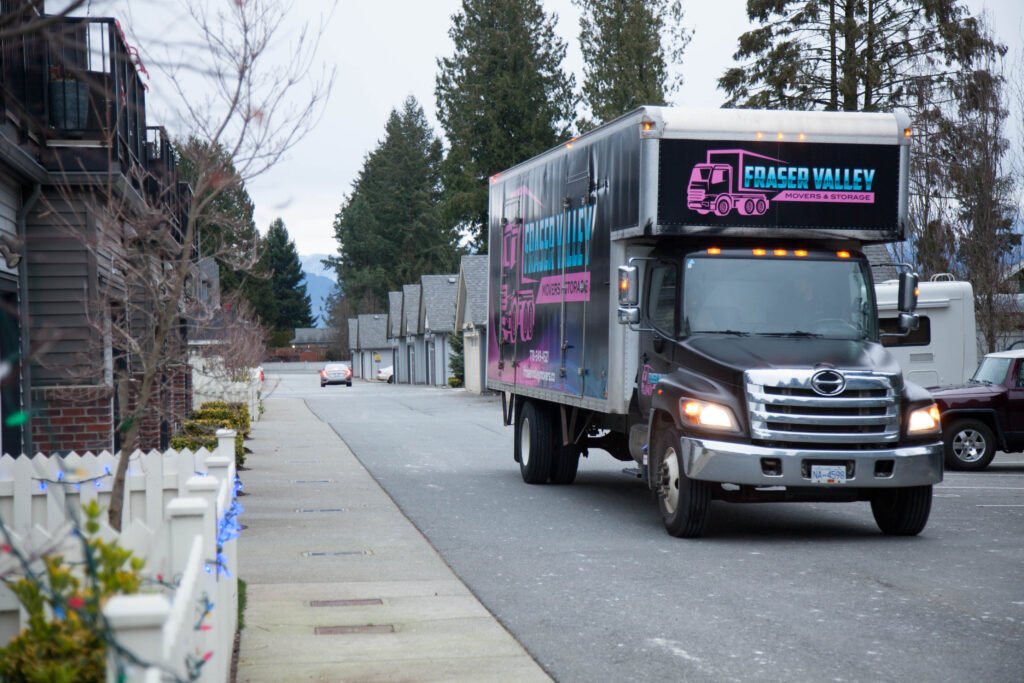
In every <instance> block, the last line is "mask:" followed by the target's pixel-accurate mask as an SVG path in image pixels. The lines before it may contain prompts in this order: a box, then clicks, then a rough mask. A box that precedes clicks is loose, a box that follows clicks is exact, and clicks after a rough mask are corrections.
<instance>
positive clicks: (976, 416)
mask: <svg viewBox="0 0 1024 683" xmlns="http://www.w3.org/2000/svg"><path fill="white" fill-rule="evenodd" d="M931 393H932V396H933V397H934V398H935V402H936V403H937V404H938V406H939V411H940V413H941V415H942V437H943V441H944V443H945V448H946V467H947V468H948V469H951V470H983V469H985V468H986V467H988V466H989V463H991V462H992V458H993V457H995V454H996V451H997V450H1000V451H1005V452H1009V453H1019V452H1021V451H1024V349H1016V350H1014V351H999V352H997V353H990V354H988V355H987V356H985V357H984V358H983V359H982V360H981V363H980V364H979V365H978V369H977V370H976V371H975V372H974V375H973V376H972V377H971V379H969V380H967V384H963V385H959V386H950V387H938V388H934V389H931Z"/></svg>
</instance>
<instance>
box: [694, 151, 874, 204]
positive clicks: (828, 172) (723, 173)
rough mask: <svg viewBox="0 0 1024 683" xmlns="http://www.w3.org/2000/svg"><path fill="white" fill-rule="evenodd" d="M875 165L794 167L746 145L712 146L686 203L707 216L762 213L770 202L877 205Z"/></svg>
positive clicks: (695, 167) (696, 172)
mask: <svg viewBox="0 0 1024 683" xmlns="http://www.w3.org/2000/svg"><path fill="white" fill-rule="evenodd" d="M874 179H875V169H873V168H841V167H840V168H824V167H817V166H792V165H790V164H789V162H788V161H785V160H783V159H776V158H774V157H770V156H766V155H764V154H757V153H755V152H751V151H748V150H745V149H709V150H708V151H707V155H706V158H705V162H704V163H700V164H696V165H694V167H693V170H692V171H691V172H690V181H689V183H688V184H687V187H686V206H687V208H689V209H690V210H692V211H696V212H697V213H699V214H700V215H702V216H706V215H707V214H709V213H714V214H715V215H716V216H727V215H728V214H729V213H731V212H732V211H736V212H737V213H738V214H739V215H741V216H763V215H764V214H765V213H767V211H768V207H769V205H770V202H811V203H838V204H874V202H875V193H874V191H873V190H872V184H873V183H874Z"/></svg>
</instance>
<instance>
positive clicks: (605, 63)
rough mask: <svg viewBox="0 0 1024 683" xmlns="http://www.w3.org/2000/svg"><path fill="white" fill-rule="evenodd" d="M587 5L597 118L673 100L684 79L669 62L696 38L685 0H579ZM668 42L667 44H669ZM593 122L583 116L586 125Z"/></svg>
mask: <svg viewBox="0 0 1024 683" xmlns="http://www.w3.org/2000/svg"><path fill="white" fill-rule="evenodd" d="M573 3H574V4H575V5H576V6H577V7H579V8H580V9H581V10H582V16H581V18H580V47H581V48H582V51H583V61H584V67H583V74H584V80H583V100H584V102H585V103H586V104H587V105H588V106H589V107H590V112H591V116H592V117H593V119H594V120H593V123H603V122H605V121H610V120H612V119H614V118H615V117H617V116H621V115H622V114H625V113H626V112H629V111H632V110H633V109H635V108H637V107H639V106H641V105H644V104H667V103H668V95H670V94H671V93H673V92H675V91H676V90H677V89H678V87H679V86H680V85H681V79H670V78H669V71H668V62H675V63H678V62H681V61H682V55H683V50H685V48H686V45H687V44H688V43H689V42H690V32H689V31H687V30H686V29H684V28H683V27H682V20H683V9H682V3H681V2H680V0H573ZM666 44H667V50H666ZM589 125H590V123H589V122H584V121H581V122H580V123H579V126H580V128H581V129H583V128H585V127H588V126H589Z"/></svg>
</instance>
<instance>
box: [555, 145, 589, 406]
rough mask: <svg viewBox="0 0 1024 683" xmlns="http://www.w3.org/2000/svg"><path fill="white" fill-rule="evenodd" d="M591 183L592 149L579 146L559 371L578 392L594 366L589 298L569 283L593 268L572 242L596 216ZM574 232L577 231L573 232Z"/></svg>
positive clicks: (572, 181)
mask: <svg viewBox="0 0 1024 683" xmlns="http://www.w3.org/2000/svg"><path fill="white" fill-rule="evenodd" d="M591 184H592V183H591V167H590V150H589V148H587V147H575V148H574V149H572V151H571V152H570V154H569V163H568V165H567V167H566V178H565V200H564V201H563V205H562V211H563V215H562V245H563V248H562V250H561V272H560V275H559V276H560V278H561V282H562V287H561V290H562V291H561V302H560V304H559V328H560V329H559V337H560V339H559V350H560V354H559V375H560V376H561V377H564V378H565V388H566V390H567V391H568V392H569V393H573V394H576V395H578V396H583V395H584V394H585V384H586V382H587V379H588V374H589V372H590V370H591V368H588V367H587V365H588V363H587V356H586V338H587V335H586V332H585V330H586V326H587V301H586V299H583V300H579V299H580V298H579V297H578V296H574V295H573V294H570V293H569V292H568V289H569V288H568V287H567V286H566V284H567V282H568V281H569V280H572V279H573V278H574V277H575V275H576V274H578V273H579V272H580V271H581V270H583V269H589V254H586V255H584V254H580V253H578V252H576V251H575V249H573V248H572V247H571V246H568V245H573V244H578V240H576V239H574V237H575V236H576V234H577V233H578V232H579V231H580V230H583V226H584V224H585V223H586V224H589V221H591V220H592V216H591V213H592V211H593V203H592V202H591ZM570 232H572V233H573V234H572V235H570ZM581 260H582V262H581Z"/></svg>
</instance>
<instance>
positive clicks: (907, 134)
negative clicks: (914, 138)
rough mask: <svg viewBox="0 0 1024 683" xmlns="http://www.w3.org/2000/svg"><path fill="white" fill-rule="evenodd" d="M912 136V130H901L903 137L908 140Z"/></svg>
mask: <svg viewBox="0 0 1024 683" xmlns="http://www.w3.org/2000/svg"><path fill="white" fill-rule="evenodd" d="M913 134H914V129H913V128H904V129H903V137H905V138H909V137H910V136H911V135H913Z"/></svg>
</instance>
